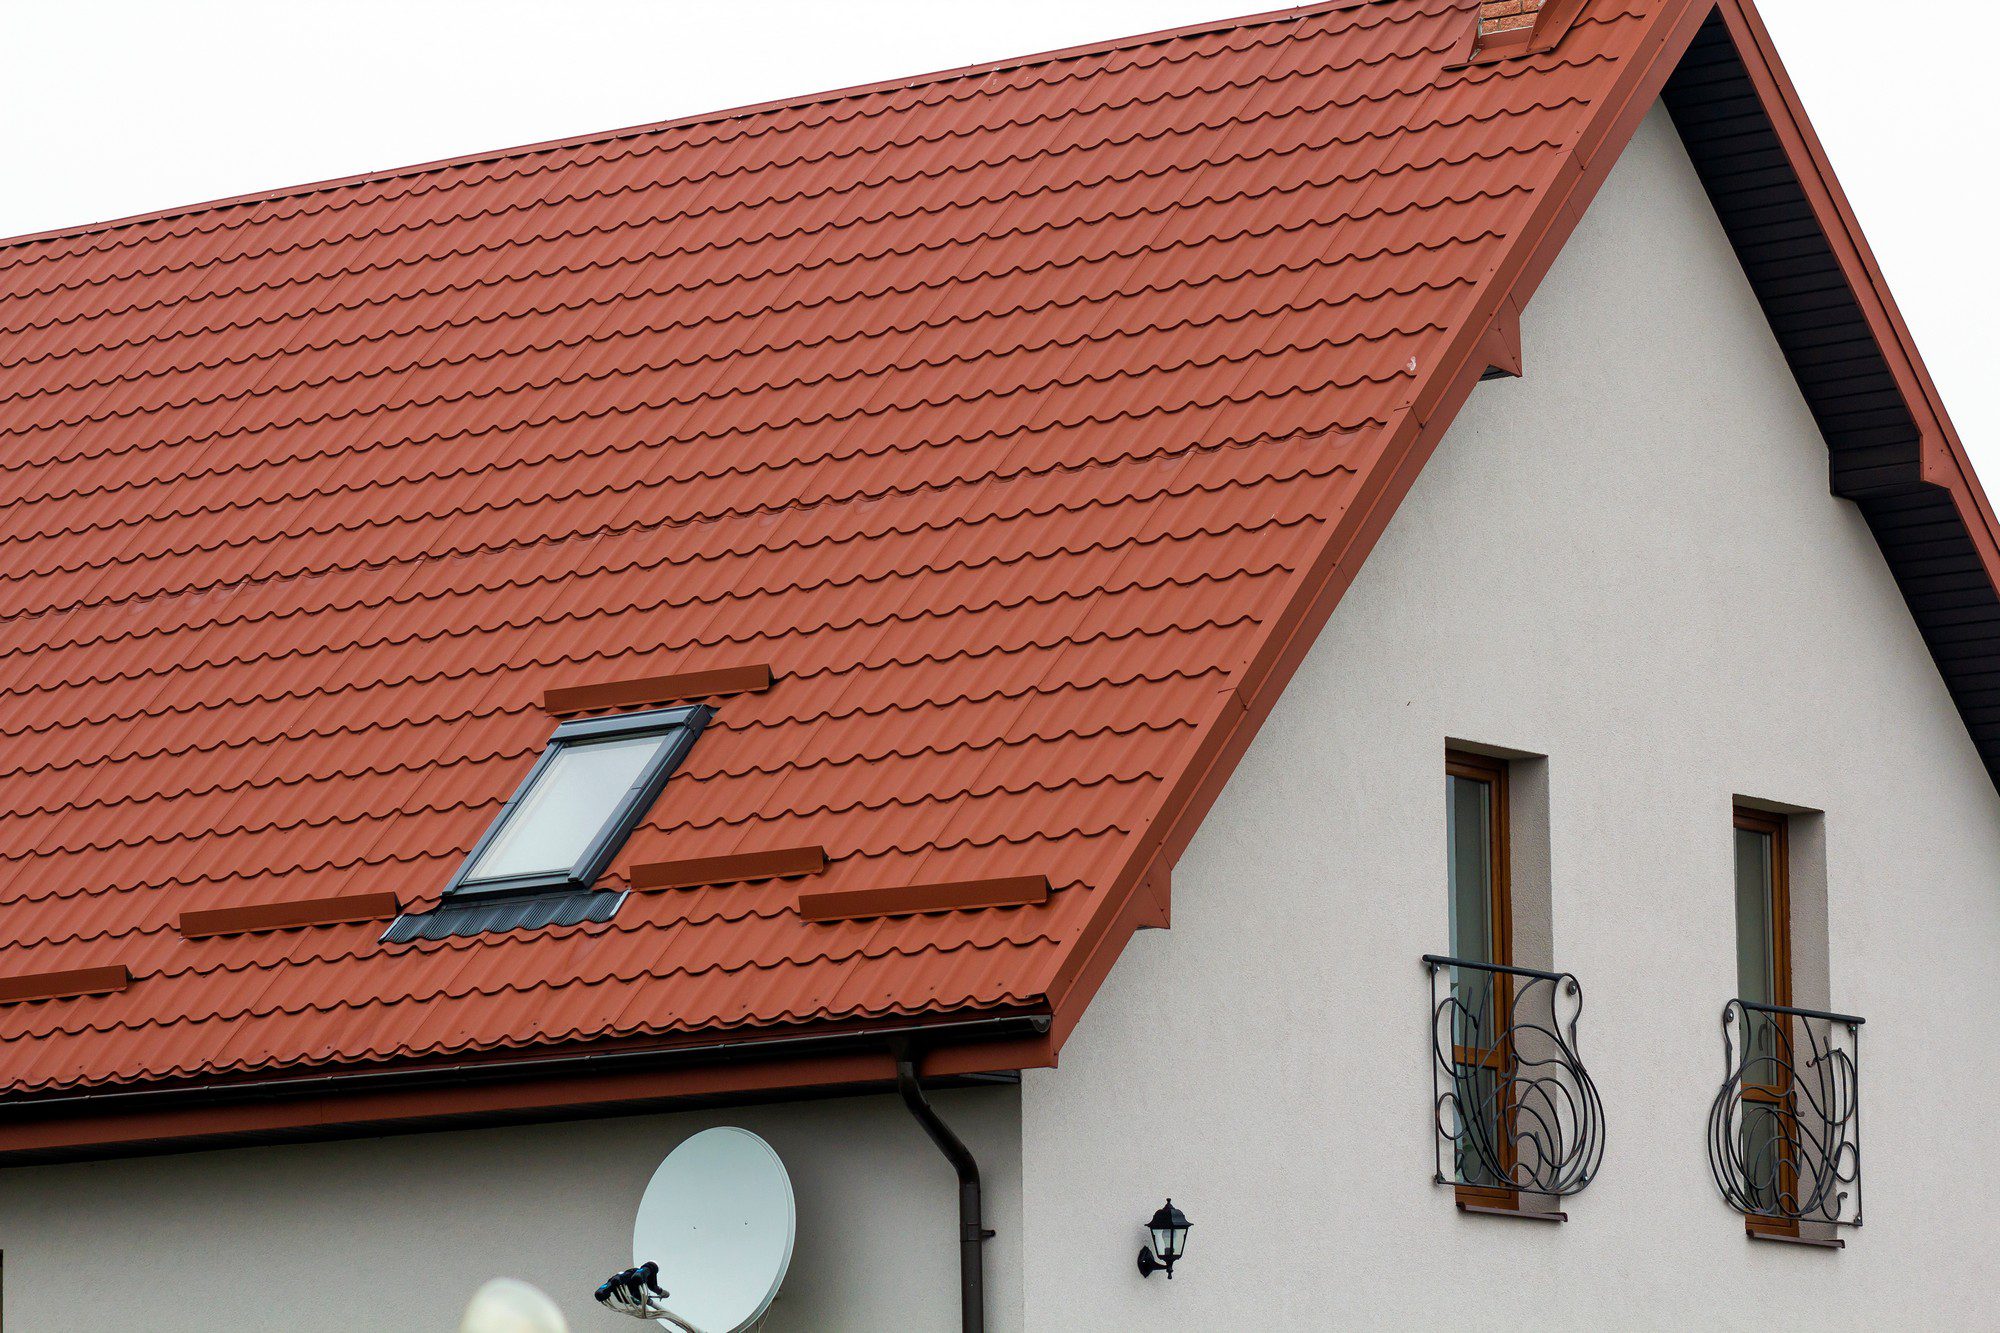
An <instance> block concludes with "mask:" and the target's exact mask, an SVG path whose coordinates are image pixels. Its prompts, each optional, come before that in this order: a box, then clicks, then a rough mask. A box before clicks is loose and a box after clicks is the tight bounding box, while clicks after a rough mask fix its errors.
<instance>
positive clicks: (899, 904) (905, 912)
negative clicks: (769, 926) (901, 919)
mask: <svg viewBox="0 0 2000 1333" xmlns="http://www.w3.org/2000/svg"><path fill="white" fill-rule="evenodd" d="M1048 897H1049V880H1048V876H1046V875H1017V876H1013V877H1011V878H1007V879H968V880H959V881H958V882H956V883H950V884H908V885H898V886H896V887H894V888H887V889H841V890H821V891H819V892H811V891H806V892H802V893H800V894H799V915H800V916H802V917H804V918H805V919H806V920H808V921H854V920H858V919H860V918H863V917H877V916H921V915H926V914H929V913H932V912H969V911H975V910H977V909H979V908H984V907H1028V906H1033V905H1034V904H1037V903H1043V902H1047V901H1048Z"/></svg>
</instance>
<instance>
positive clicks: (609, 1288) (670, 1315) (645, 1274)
mask: <svg viewBox="0 0 2000 1333" xmlns="http://www.w3.org/2000/svg"><path fill="white" fill-rule="evenodd" d="M667 1295H668V1293H667V1292H666V1291H664V1290H663V1289H662V1288H661V1287H660V1266H659V1265H658V1264H656V1263H650V1262H649V1263H643V1264H640V1265H639V1266H638V1267H637V1268H628V1269H626V1270H625V1271H624V1272H622V1273H613V1274H612V1275H611V1276H610V1277H608V1278H606V1279H605V1280H604V1285H602V1286H600V1287H599V1288H598V1289H597V1303H598V1304H599V1305H601V1306H603V1307H604V1308H605V1309H607V1310H610V1311H612V1312H614V1313H616V1314H623V1315H630V1316H632V1318H634V1319H663V1320H665V1321H667V1322H668V1323H670V1324H672V1325H673V1326H674V1327H675V1328H677V1329H680V1330H681V1333H702V1331H701V1330H700V1329H698V1328H696V1327H695V1326H694V1325H693V1324H690V1323H689V1322H688V1321H687V1320H685V1319H683V1318H681V1317H680V1316H679V1315H677V1314H675V1313H674V1312H673V1311H672V1310H669V1309H668V1308H667V1307H666V1306H664V1305H662V1304H660V1302H661V1301H664V1300H665V1299H666V1298H667Z"/></svg>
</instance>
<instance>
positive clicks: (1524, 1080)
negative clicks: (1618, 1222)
mask: <svg viewBox="0 0 2000 1333" xmlns="http://www.w3.org/2000/svg"><path fill="white" fill-rule="evenodd" d="M1424 962H1425V964H1426V965H1428V966H1429V968H1430V974H1431V1001H1432V1008H1431V1052H1432V1058H1431V1080H1432V1091H1433V1094H1434V1102H1433V1107H1434V1112H1435V1118H1436V1129H1437V1172H1436V1178H1437V1180H1438V1182H1439V1183H1441V1184H1452V1185H1458V1186H1465V1187H1473V1188H1480V1189H1491V1190H1495V1191H1498V1192H1501V1193H1505V1194H1530V1195H1544V1196H1549V1197H1560V1196H1563V1195H1569V1194H1575V1193H1577V1192H1578V1191H1580V1190H1582V1189H1583V1187H1584V1186H1586V1185H1588V1184H1589V1183H1590V1182H1591V1180H1592V1179H1593V1178H1594V1177H1595V1176H1596V1175H1597V1168H1598V1166H1599V1164H1600V1163H1601V1162H1602V1161H1603V1160H1604V1104H1603V1102H1602V1101H1601V1100H1600V1099H1599V1098H1598V1095H1597V1085H1596V1084H1595V1083H1593V1082H1592V1081H1591V1078H1590V1074H1589V1072H1588V1071H1587V1070H1585V1069H1584V1067H1583V1059H1582V1057H1581V1056H1580V1055H1578V1054H1577V1040H1576V1026H1577V1019H1578V1018H1579V1017H1580V1016H1581V1015H1582V1012H1583V989H1582V987H1581V986H1580V985H1578V983H1577V979H1576V978H1575V977H1574V976H1572V975H1571V974H1569V973H1567V972H1538V971H1535V970H1534V969H1532V968H1522V967H1497V966H1494V965H1491V964H1487V963H1472V962H1466V961H1465V960H1463V959H1458V958H1443V957H1438V956H1436V955H1428V954H1427V955H1425V957H1424Z"/></svg>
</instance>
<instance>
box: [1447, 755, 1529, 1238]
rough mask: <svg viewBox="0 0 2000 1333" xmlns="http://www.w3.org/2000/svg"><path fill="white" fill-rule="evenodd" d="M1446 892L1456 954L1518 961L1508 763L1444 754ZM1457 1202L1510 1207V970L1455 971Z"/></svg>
mask: <svg viewBox="0 0 2000 1333" xmlns="http://www.w3.org/2000/svg"><path fill="white" fill-rule="evenodd" d="M1444 786H1445V861H1446V892H1447V894H1448V897H1449V906H1450V918H1451V956H1452V957H1453V958H1455V959H1459V960H1460V961H1462V962H1464V963H1475V964H1487V965H1489V966H1495V967H1507V966H1510V965H1511V964H1512V962H1513V957H1512V952H1513V951H1512V934H1513V931H1512V924H1511V923H1512V910H1511V907H1510V904H1509V901H1508V848H1507V766H1506V764H1505V763H1504V762H1502V761H1500V760H1496V759H1489V758H1487V757H1485V756H1484V755H1476V754H1469V753H1466V752H1464V751H1459V750H1448V751H1446V752H1445V779H1444ZM1451 994H1452V1001H1453V1013H1454V1027H1455V1029H1456V1030H1455V1031H1454V1033H1453V1044H1454V1050H1453V1053H1452V1058H1453V1062H1454V1065H1455V1075H1454V1076H1455V1079H1456V1081H1457V1084H1458V1086H1457V1088H1456V1089H1455V1093H1456V1097H1455V1100H1456V1102H1457V1105H1458V1107H1459V1108H1460V1115H1461V1117H1462V1118H1463V1123H1462V1128H1461V1131H1460V1133H1459V1138H1458V1152H1457V1159H1458V1160H1457V1166H1458V1180H1457V1182H1456V1183H1457V1185H1458V1198H1459V1202H1461V1203H1467V1204H1476V1205H1483V1206H1486V1207H1502V1208H1513V1207H1515V1206H1517V1204H1518V1197H1517V1195H1516V1193H1515V1191H1514V1190H1512V1189H1510V1188H1508V1180H1509V1176H1510V1173H1511V1172H1512V1171H1513V1169H1514V1162H1513V1160H1512V1140H1513V1136H1512V1134H1511V1133H1509V1132H1508V1121H1509V1119H1510V1117H1511V1106H1510V1096H1509V1093H1508V1087H1507V1081H1506V1077H1505V1074H1506V1070H1507V1067H1508V1061H1509V1056H1510V1052H1509V1051H1508V1049H1507V1045H1508V1040H1507V1037H1506V1035H1505V1034H1506V1032H1507V1030H1508V1027H1509V1025H1510V1009H1511V1007H1512V999H1513V989H1512V985H1511V978H1510V977H1509V976H1508V974H1506V973H1504V972H1493V971H1488V970H1485V969H1484V968H1479V967H1454V968H1453V969H1452V976H1451Z"/></svg>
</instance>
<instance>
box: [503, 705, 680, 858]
mask: <svg viewBox="0 0 2000 1333" xmlns="http://www.w3.org/2000/svg"><path fill="white" fill-rule="evenodd" d="M671 739H672V733H656V734H654V735H651V736H621V737H613V738H611V739H608V740H601V741H572V742H569V743H568V744H565V745H563V746H562V747H561V748H560V749H558V750H557V751H556V754H555V758H553V759H551V760H549V763H548V766H547V767H546V768H544V769H543V770H542V772H541V776H539V777H537V778H536V779H535V785H534V786H533V787H531V788H529V790H528V792H527V794H526V795H525V796H523V797H522V798H521V799H520V800H519V801H518V802H517V803H516V804H515V806H514V808H513V810H511V811H510V812H508V816H507V821H506V823H505V824H504V825H502V826H501V829H500V833H499V836H497V837H495V838H494V839H493V841H492V842H490V843H488V844H487V847H486V850H485V851H483V852H481V853H480V854H479V860H478V861H477V862H476V863H474V865H473V867H472V869H471V871H470V872H469V873H468V874H467V876H466V879H467V880H468V881H479V880H493V879H513V878H515V877H517V876H522V875H545V874H551V873H563V872H567V871H568V870H569V869H570V867H572V866H574V865H575V864H576V863H577V862H578V861H579V860H580V859H582V857H583V853H584V851H585V850H586V849H588V848H589V846H590V844H591V842H592V841H593V840H595V839H596V837H597V835H598V833H599V832H601V831H602V830H603V828H604V826H605V825H606V824H607V823H609V822H610V820H611V817H612V815H614V814H615V813H617V810H618V803H619V802H620V801H621V800H623V799H624V797H625V793H626V792H627V791H629V790H631V787H632V784H633V783H635V782H637V781H638V780H639V775H640V774H641V773H643V772H645V770H646V765H647V763H648V761H650V760H651V759H652V758H653V757H654V756H655V755H657V754H658V753H659V752H660V747H661V746H663V745H665V744H667V742H668V741H669V740H671Z"/></svg>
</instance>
